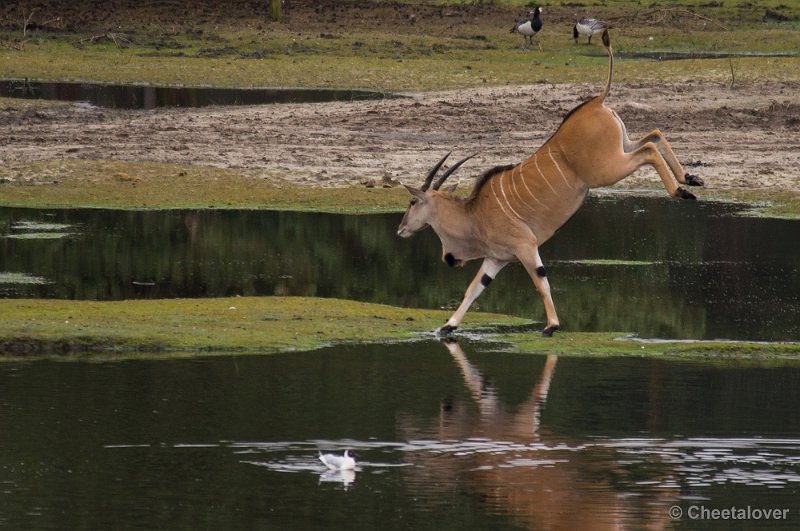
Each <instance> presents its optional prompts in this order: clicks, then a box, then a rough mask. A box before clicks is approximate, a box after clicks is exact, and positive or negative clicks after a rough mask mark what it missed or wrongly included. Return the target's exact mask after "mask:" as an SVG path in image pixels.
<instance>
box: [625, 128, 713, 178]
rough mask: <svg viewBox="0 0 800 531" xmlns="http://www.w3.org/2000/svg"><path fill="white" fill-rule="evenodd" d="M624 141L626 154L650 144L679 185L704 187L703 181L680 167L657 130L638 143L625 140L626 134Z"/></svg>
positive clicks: (667, 143)
mask: <svg viewBox="0 0 800 531" xmlns="http://www.w3.org/2000/svg"><path fill="white" fill-rule="evenodd" d="M625 140H626V142H625V152H626V153H627V152H630V151H634V150H636V149H639V148H640V147H642V146H644V145H645V144H647V143H648V142H652V143H653V144H655V145H656V147H657V148H658V152H659V153H661V156H662V157H664V160H665V161H666V162H667V164H668V165H669V168H670V169H671V170H672V173H673V174H674V175H675V178H676V179H677V180H678V182H679V183H681V184H688V185H689V186H703V185H705V183H704V182H703V179H701V178H700V177H698V176H697V175H692V174H690V173H688V172H686V171H685V170H684V169H683V166H681V163H680V162H679V161H678V157H677V156H676V155H675V152H674V151H672V147H671V146H670V145H669V142H667V137H665V136H664V133H662V132H661V131H659V130H658V129H655V130H653V131H651V132H650V133H649V134H647V135H646V136H645V137H644V138H642V139H641V140H639V141H638V142H631V140H630V139H629V138H627V133H626V135H625Z"/></svg>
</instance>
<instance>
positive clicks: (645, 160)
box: [612, 111, 704, 199]
mask: <svg viewBox="0 0 800 531" xmlns="http://www.w3.org/2000/svg"><path fill="white" fill-rule="evenodd" d="M612 114H613V116H614V119H615V120H616V121H617V123H618V125H619V127H620V130H621V132H622V150H623V152H624V153H625V154H626V155H629V156H631V157H633V160H634V161H636V162H637V164H636V165H635V167H634V168H632V169H630V172H629V173H627V174H625V176H627V175H629V174H630V173H633V172H634V171H635V170H636V169H637V168H639V167H640V166H642V165H644V164H651V165H652V166H653V167H655V169H656V171H658V175H659V176H660V177H661V180H662V181H663V182H664V187H665V188H666V189H667V192H669V194H670V195H671V196H673V197H680V198H682V199H696V198H695V196H694V194H692V193H691V192H687V191H686V190H684V189H683V188H681V187H679V186H678V185H677V184H676V182H675V181H677V182H678V183H680V184H686V185H689V186H703V185H704V183H703V180H702V179H701V178H700V177H698V176H697V175H691V174H689V173H687V172H686V171H684V169H683V166H681V163H680V161H678V157H677V156H676V155H675V152H674V151H672V147H671V146H670V145H669V142H667V138H666V137H665V136H664V133H662V132H661V131H659V130H658V129H654V130H653V131H651V132H650V133H648V134H647V135H645V136H644V137H643V138H642V139H641V140H639V141H637V142H634V141H632V140H631V139H630V137H629V136H628V130H627V128H626V127H625V123H624V122H623V121H622V119H621V118H620V117H619V115H617V113H616V112H613V111H612ZM667 167H669V169H667ZM670 172H672V174H671V175H670Z"/></svg>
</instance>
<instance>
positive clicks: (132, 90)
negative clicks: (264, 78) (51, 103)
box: [0, 80, 397, 109]
mask: <svg viewBox="0 0 800 531" xmlns="http://www.w3.org/2000/svg"><path fill="white" fill-rule="evenodd" d="M0 96H6V97H12V98H26V99H45V100H60V101H77V102H85V103H90V104H92V105H97V106H100V107H111V108H118V109H154V108H156V107H205V106H208V105H260V104H265V103H315V102H330V101H355V100H374V99H382V98H388V97H397V96H396V95H392V94H387V93H384V92H376V91H369V90H359V89H306V88H258V89H256V88H253V89H242V88H210V87H151V86H144V85H114V84H100V83H65V82H39V81H28V80H5V81H3V80H0Z"/></svg>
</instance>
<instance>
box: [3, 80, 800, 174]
mask: <svg viewBox="0 0 800 531" xmlns="http://www.w3.org/2000/svg"><path fill="white" fill-rule="evenodd" d="M799 89H800V87H798V86H797V85H796V84H778V83H758V84H751V85H747V86H739V87H736V88H734V89H729V88H728V87H725V86H721V85H709V84H708V83H702V84H670V85H650V84H642V85H636V86H631V85H616V86H615V87H614V88H613V92H612V96H611V97H610V98H609V104H610V105H611V106H612V107H613V108H615V109H616V110H617V112H618V113H619V114H620V116H621V117H622V119H623V120H624V121H625V122H626V124H627V127H628V131H629V133H630V135H631V137H632V138H635V137H637V136H639V135H643V134H645V133H647V132H649V131H650V130H652V129H654V128H658V129H661V130H662V131H663V132H665V134H666V135H667V137H668V139H669V140H670V142H671V144H672V147H673V149H674V150H675V151H676V153H677V154H678V156H679V158H680V159H681V160H682V161H683V163H684V164H685V165H686V166H687V169H688V170H690V171H692V172H693V173H698V174H700V175H701V176H702V177H703V178H704V179H705V180H706V183H707V186H709V187H713V188H722V189H724V188H753V187H766V188H773V187H776V188H778V189H798V188H800V135H798V129H800V97H799V96H798V94H800V91H799ZM598 90H599V87H596V86H583V85H557V86H552V85H531V86H524V87H503V88H482V89H470V90H459V91H450V92H436V93H427V94H418V95H413V96H412V97H409V98H406V99H395V100H383V101H374V102H354V103H324V104H298V105H294V104H282V105H267V106H254V107H213V108H202V109H160V110H155V111H117V110H107V109H98V108H86V107H81V106H72V107H66V108H64V107H57V108H53V109H37V110H31V109H27V110H6V111H4V112H3V113H2V114H0V138H4V139H6V140H7V142H6V143H5V146H4V148H3V157H2V158H3V161H4V162H6V163H11V164H12V165H13V164H15V163H27V162H33V161H40V160H53V159H58V160H68V159H91V160H103V159H105V160H122V161H131V162H139V161H150V162H168V163H178V164H195V165H207V166H217V167H233V168H246V169H251V170H256V171H255V173H256V174H262V175H264V176H265V177H266V176H268V175H269V176H272V177H270V178H275V176H276V175H279V176H280V178H283V179H287V180H290V181H292V182H297V183H305V184H309V185H317V186H339V185H348V184H359V183H367V182H369V181H371V180H376V181H378V182H380V181H390V180H395V181H396V180H400V181H402V182H405V183H407V184H417V183H419V182H420V180H421V179H422V178H423V176H424V174H425V172H426V171H427V169H428V168H429V167H430V166H431V165H432V164H433V163H434V162H435V161H436V160H438V159H439V157H440V156H441V155H442V154H443V153H446V152H448V151H450V150H453V151H454V152H455V153H454V156H465V155H468V154H472V153H479V156H478V157H477V160H476V161H475V162H470V163H469V165H468V166H467V168H465V170H466V171H463V173H462V175H465V176H466V175H473V174H476V173H478V172H479V170H480V169H483V168H486V167H488V166H491V165H495V164H504V163H509V162H516V161H519V160H521V159H523V158H524V157H526V156H527V155H528V154H530V153H532V152H533V151H534V150H535V149H536V147H537V146H539V145H541V144H542V143H543V142H544V141H545V140H546V139H547V138H548V137H549V136H550V135H551V134H552V133H553V132H554V131H555V129H556V128H557V127H558V124H559V123H560V121H561V120H562V118H563V116H564V115H565V114H566V113H567V112H568V111H569V110H570V109H571V108H572V107H574V106H575V105H576V104H578V103H580V102H581V101H582V100H583V99H585V98H586V97H588V96H591V95H593V94H595V93H596V92H597V91H598ZM696 166H701V167H699V168H696V169H692V168H694V167H696ZM470 168H471V169H470ZM657 180H658V178H657V176H656V174H655V173H654V172H653V171H652V170H649V169H643V170H640V171H638V172H637V173H636V174H634V175H633V176H632V177H630V178H628V179H626V180H625V181H623V182H622V183H620V185H618V186H625V187H640V186H643V185H644V184H645V183H648V184H655V183H657Z"/></svg>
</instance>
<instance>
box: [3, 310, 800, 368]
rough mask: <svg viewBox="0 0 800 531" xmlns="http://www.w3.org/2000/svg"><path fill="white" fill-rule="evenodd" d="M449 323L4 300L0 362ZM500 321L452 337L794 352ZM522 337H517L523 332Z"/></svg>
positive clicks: (475, 320) (353, 338) (692, 351)
mask: <svg viewBox="0 0 800 531" xmlns="http://www.w3.org/2000/svg"><path fill="white" fill-rule="evenodd" d="M448 316H449V312H446V311H442V310H424V309H408V308H396V307H391V306H385V305H380V304H370V303H363V302H354V301H348V300H338V299H320V298H307V297H233V298H212V299H169V300H130V301H116V302H97V301H63V300H33V299H11V300H7V301H5V302H4V303H3V304H2V305H0V356H3V357H6V358H12V359H18V358H20V357H38V356H65V355H66V356H75V355H78V356H82V355H85V354H100V355H103V356H108V357H112V358H115V357H121V358H124V357H129V356H131V355H135V356H148V357H149V356H155V357H164V356H173V355H175V356H186V355H207V354H211V353H218V354H219V353H259V354H260V353H272V352H287V351H307V350H311V349H315V348H320V347H323V346H328V345H334V344H341V343H353V342H361V343H363V342H395V341H408V340H415V339H418V338H420V337H424V336H425V335H427V334H430V333H431V332H432V331H433V330H435V329H437V328H438V327H439V326H441V325H442V324H443V323H444V322H445V321H446V319H447V317H448ZM537 326H538V325H533V324H532V323H530V321H527V320H524V319H521V318H517V317H510V316H504V315H496V314H487V313H481V312H473V313H471V314H470V318H469V322H468V323H467V324H466V325H465V326H464V327H463V329H461V330H460V333H464V332H467V333H469V334H470V337H471V338H472V339H484V340H487V341H492V342H497V341H500V342H502V343H503V344H504V345H505V348H508V349H511V350H512V351H515V352H519V353H537V354H538V353H543V354H558V355H575V356H601V357H602V356H651V357H667V358H670V359H695V360H698V359H700V360H718V361H727V360H750V361H752V360H756V361H759V360H760V361H764V362H770V363H785V362H787V361H786V360H797V359H798V358H800V343H755V342H723V341H696V342H683V341H659V342H640V341H636V340H634V339H632V338H631V337H630V336H629V335H628V334H625V333H575V332H558V333H556V335H555V336H554V337H552V338H544V337H541V335H540V330H539V328H537ZM523 329H524V331H521V330H523Z"/></svg>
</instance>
